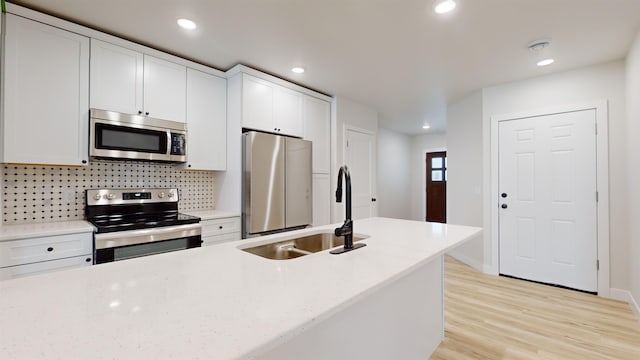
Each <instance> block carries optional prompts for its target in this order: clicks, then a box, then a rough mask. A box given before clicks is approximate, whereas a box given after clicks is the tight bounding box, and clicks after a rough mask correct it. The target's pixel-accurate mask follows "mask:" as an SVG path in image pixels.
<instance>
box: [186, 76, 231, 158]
mask: <svg viewBox="0 0 640 360" xmlns="http://www.w3.org/2000/svg"><path fill="white" fill-rule="evenodd" d="M187 129H188V134H187V136H188V140H187V146H188V149H187V154H188V159H187V163H186V164H185V167H186V168H187V169H191V170H226V168H227V80H226V79H222V78H219V77H217V76H214V75H210V74H206V73H204V72H202V71H197V70H193V69H187Z"/></svg>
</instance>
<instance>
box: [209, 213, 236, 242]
mask: <svg viewBox="0 0 640 360" xmlns="http://www.w3.org/2000/svg"><path fill="white" fill-rule="evenodd" d="M200 224H201V225H202V246H208V245H214V244H219V243H222V242H227V241H234V240H240V239H241V238H242V235H241V234H240V231H241V228H240V217H239V216H234V217H230V218H222V219H213V220H203V221H201V222H200Z"/></svg>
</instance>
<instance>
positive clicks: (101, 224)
mask: <svg viewBox="0 0 640 360" xmlns="http://www.w3.org/2000/svg"><path fill="white" fill-rule="evenodd" d="M87 220H88V221H89V222H90V223H92V224H93V225H94V226H95V227H96V233H108V232H113V231H125V230H138V229H148V228H154V227H159V226H172V225H185V224H196V223H199V222H200V218H199V217H197V216H191V215H186V214H180V213H164V214H137V215H126V216H117V215H115V216H114V215H107V216H98V217H94V218H90V219H87Z"/></svg>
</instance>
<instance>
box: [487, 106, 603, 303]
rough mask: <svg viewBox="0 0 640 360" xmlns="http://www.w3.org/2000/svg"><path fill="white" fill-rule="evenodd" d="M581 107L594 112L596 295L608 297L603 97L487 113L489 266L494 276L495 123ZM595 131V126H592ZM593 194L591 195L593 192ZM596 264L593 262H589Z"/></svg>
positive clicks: (497, 199) (496, 231) (496, 254)
mask: <svg viewBox="0 0 640 360" xmlns="http://www.w3.org/2000/svg"><path fill="white" fill-rule="evenodd" d="M583 110H595V112H596V127H597V134H596V172H597V174H596V191H597V192H598V196H599V198H598V203H597V204H596V207H597V218H598V220H597V221H598V224H597V237H598V240H597V244H598V252H597V254H598V260H599V262H600V268H599V270H598V296H602V297H607V298H608V297H610V288H609V273H610V261H609V104H608V102H607V100H597V101H591V102H586V103H579V104H574V105H564V106H557V107H550V108H543V109H535V110H530V111H523V112H517V113H511V114H502V115H494V116H491V194H490V197H489V198H490V203H489V206H490V208H491V219H490V220H491V226H490V229H491V230H490V233H491V234H490V236H491V260H492V261H491V265H490V266H489V269H490V273H491V274H494V275H498V273H499V272H500V265H499V264H500V258H499V256H500V252H499V246H500V245H499V230H500V229H499V223H498V215H499V211H498V208H499V204H500V197H499V195H498V193H499V191H500V189H499V183H498V179H499V168H498V165H499V164H498V162H499V149H498V148H499V147H498V144H499V139H498V134H499V131H498V125H499V123H500V122H501V121H507V120H517V119H522V118H528V117H537V116H545V115H553V114H561V113H568V112H575V111H583ZM594 131H595V129H594ZM594 196H595V194H594ZM593 266H596V264H593Z"/></svg>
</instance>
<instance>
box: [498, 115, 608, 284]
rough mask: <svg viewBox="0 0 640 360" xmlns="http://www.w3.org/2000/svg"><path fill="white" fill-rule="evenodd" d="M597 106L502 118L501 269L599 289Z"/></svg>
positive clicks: (500, 131) (534, 277)
mask: <svg viewBox="0 0 640 360" xmlns="http://www.w3.org/2000/svg"><path fill="white" fill-rule="evenodd" d="M595 126H596V113H595V110H593V109H592V110H583V111H575V112H568V113H561V114H552V115H543V116H536V117H531V118H524V119H514V120H507V121H501V122H500V123H499V135H498V136H499V140H498V141H499V189H500V206H501V208H500V210H499V211H500V216H499V237H500V239H499V241H500V273H501V274H505V275H511V276H515V277H519V278H524V279H529V280H534V281H540V282H544V283H550V284H557V285H562V286H567V287H571V288H575V289H580V290H586V291H593V292H595V291H597V285H598V284H597V267H596V266H597V265H596V261H597V232H596V231H597V199H596V131H595V129H596V128H595Z"/></svg>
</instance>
